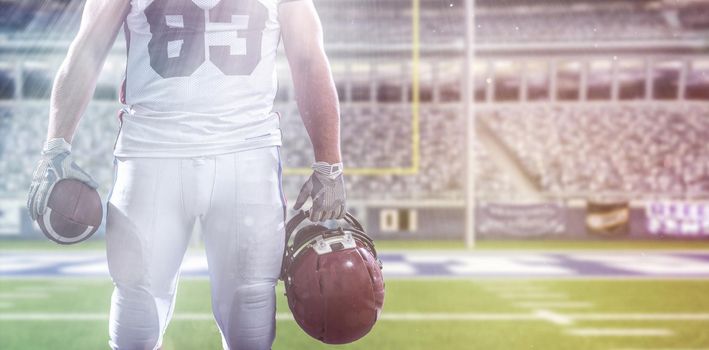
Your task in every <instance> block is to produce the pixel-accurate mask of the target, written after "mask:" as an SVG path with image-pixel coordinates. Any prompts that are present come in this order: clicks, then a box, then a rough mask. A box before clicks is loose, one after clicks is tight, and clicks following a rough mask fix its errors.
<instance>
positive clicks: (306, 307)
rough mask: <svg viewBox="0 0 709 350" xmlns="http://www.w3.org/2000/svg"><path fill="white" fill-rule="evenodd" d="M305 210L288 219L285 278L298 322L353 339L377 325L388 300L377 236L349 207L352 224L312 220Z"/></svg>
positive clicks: (334, 339) (336, 339)
mask: <svg viewBox="0 0 709 350" xmlns="http://www.w3.org/2000/svg"><path fill="white" fill-rule="evenodd" d="M307 217H308V212H305V211H301V212H299V213H298V215H296V216H295V217H293V218H292V219H291V220H290V221H289V222H288V224H287V225H286V250H285V253H284V255H283V267H282V270H281V279H282V280H283V281H284V282H285V287H286V296H287V297H288V306H289V307H290V310H291V312H292V313H293V317H294V318H295V320H296V322H297V323H298V325H299V326H300V328H302V329H303V330H304V331H305V332H306V333H308V334H309V335H310V336H312V337H313V338H315V339H317V340H320V341H322V342H323V343H327V344H346V343H351V342H353V341H355V340H357V339H359V338H362V337H363V336H365V335H366V334H367V333H369V331H370V330H371V329H372V327H373V326H374V323H375V322H376V321H377V318H378V317H379V314H380V312H381V311H382V305H383V303H384V280H383V278H382V272H381V268H382V267H381V266H382V265H381V262H380V261H379V260H378V259H377V252H376V250H375V249H374V243H373V242H372V239H371V238H369V236H367V234H366V233H365V232H364V229H363V228H362V225H361V224H360V223H359V222H358V221H357V219H355V218H354V217H353V216H352V215H350V214H349V213H347V214H346V216H345V218H344V221H345V222H346V223H347V224H348V225H347V227H342V226H339V227H337V228H332V229H330V228H327V227H325V226H323V225H319V224H311V225H307V226H305V227H303V228H301V229H300V230H298V232H297V233H295V235H294V237H293V242H292V243H289V241H290V238H291V236H292V234H293V231H295V229H296V227H298V225H300V223H301V222H303V220H305V219H306V218H307Z"/></svg>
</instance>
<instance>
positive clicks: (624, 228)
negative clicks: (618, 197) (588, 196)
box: [586, 201, 630, 237]
mask: <svg viewBox="0 0 709 350" xmlns="http://www.w3.org/2000/svg"><path fill="white" fill-rule="evenodd" d="M629 228H630V205H629V203H628V202H613V203H609V202H605V203H602V202H593V201H589V202H588V203H587V206H586V230H587V231H588V233H590V234H592V235H597V236H603V237H620V236H626V235H627V234H628V232H629V231H630V230H629Z"/></svg>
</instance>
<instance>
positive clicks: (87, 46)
mask: <svg viewBox="0 0 709 350" xmlns="http://www.w3.org/2000/svg"><path fill="white" fill-rule="evenodd" d="M129 8H130V1H129V0H88V1H87V2H86V5H85V7H84V13H83V16H82V20H81V26H80V28H79V32H78V34H77V36H76V37H75V38H74V40H73V41H72V43H71V46H70V47H69V52H68V53H67V56H66V58H65V59H64V62H63V63H62V65H61V67H60V68H59V71H58V73H57V76H56V78H55V80H54V86H53V87H52V96H51V101H50V109H49V130H48V132H47V142H46V143H45V145H44V147H43V149H42V157H41V159H40V161H39V164H38V165H37V168H36V169H35V171H34V175H33V178H32V184H31V185H30V190H29V195H28V196H27V209H28V210H29V212H30V216H31V217H32V218H33V219H36V218H37V217H39V216H40V215H42V214H44V212H45V211H46V208H47V202H48V200H49V194H50V193H51V192H52V189H53V188H54V185H56V183H57V182H59V180H62V179H76V180H79V181H82V182H84V183H86V184H87V185H89V186H90V187H92V188H96V187H97V186H98V184H97V183H96V182H95V181H94V180H93V178H92V177H91V176H90V175H89V174H88V173H87V172H85V171H84V170H82V169H81V168H80V167H79V166H78V165H77V164H76V163H75V162H74V161H73V158H72V156H71V141H72V138H73V136H74V131H75V130H76V126H77V125H78V124H79V120H80V119H81V116H82V114H83V113H84V110H85V109H86V106H87V105H88V103H89V101H90V99H91V97H92V96H93V93H94V89H95V88H96V80H97V79H98V75H99V73H100V71H101V68H102V66H103V63H104V61H105V59H106V56H107V55H108V51H109V50H110V48H111V46H112V45H113V42H114V41H115V40H116V36H117V34H118V30H119V29H120V27H121V24H122V23H123V20H124V19H125V16H126V14H127V11H128V9H129Z"/></svg>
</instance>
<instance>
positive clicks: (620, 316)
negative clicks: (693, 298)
mask: <svg viewBox="0 0 709 350" xmlns="http://www.w3.org/2000/svg"><path fill="white" fill-rule="evenodd" d="M566 316H567V317H570V318H572V319H574V320H582V321H709V313H648V314H638V313H628V314H624V313H588V314H586V313H584V314H570V315H566Z"/></svg>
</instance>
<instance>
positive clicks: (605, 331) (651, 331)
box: [566, 328, 674, 337]
mask: <svg viewBox="0 0 709 350" xmlns="http://www.w3.org/2000/svg"><path fill="white" fill-rule="evenodd" d="M566 333H567V334H570V335H575V336H580V337H668V336H671V335H673V334H674V332H672V331H671V330H669V329H664V328H574V329H569V330H567V331H566Z"/></svg>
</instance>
